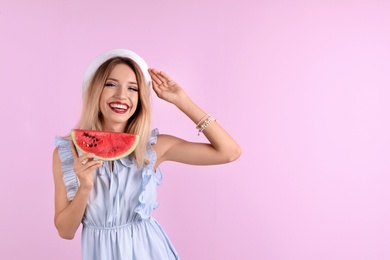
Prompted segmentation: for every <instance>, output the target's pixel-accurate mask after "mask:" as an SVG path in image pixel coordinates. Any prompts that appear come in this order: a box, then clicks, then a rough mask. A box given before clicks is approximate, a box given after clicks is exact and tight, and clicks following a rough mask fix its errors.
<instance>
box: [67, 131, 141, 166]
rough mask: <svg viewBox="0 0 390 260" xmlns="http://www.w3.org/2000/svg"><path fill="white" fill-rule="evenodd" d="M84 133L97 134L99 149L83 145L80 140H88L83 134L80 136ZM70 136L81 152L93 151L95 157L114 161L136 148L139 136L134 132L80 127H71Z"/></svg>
mask: <svg viewBox="0 0 390 260" xmlns="http://www.w3.org/2000/svg"><path fill="white" fill-rule="evenodd" d="M85 133H89V134H90V135H91V136H94V137H92V138H95V137H96V136H97V137H96V138H95V139H96V140H97V141H98V142H96V144H97V146H98V147H99V149H100V150H99V149H97V148H95V147H86V146H85V145H84V146H83V143H82V141H81V140H85V141H87V140H89V141H90V139H88V138H87V139H85V136H82V135H83V134H85ZM71 137H72V141H73V143H74V145H75V146H76V148H77V149H78V150H79V151H81V152H82V153H94V154H95V159H98V160H102V161H114V160H118V159H121V158H123V157H126V156H128V155H129V154H131V153H132V152H133V151H134V150H135V149H136V148H137V146H138V144H139V141H140V137H139V136H138V135H134V134H127V133H118V132H105V131H97V130H82V129H72V130H71ZM99 138H100V139H99ZM96 140H94V142H95V141H96ZM115 149H117V150H119V152H118V151H115ZM113 154H114V155H113Z"/></svg>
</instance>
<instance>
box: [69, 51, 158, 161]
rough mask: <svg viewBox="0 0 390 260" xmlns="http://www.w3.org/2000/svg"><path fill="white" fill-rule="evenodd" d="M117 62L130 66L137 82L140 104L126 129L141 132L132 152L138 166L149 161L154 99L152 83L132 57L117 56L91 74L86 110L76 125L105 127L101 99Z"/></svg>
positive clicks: (87, 127)
mask: <svg viewBox="0 0 390 260" xmlns="http://www.w3.org/2000/svg"><path fill="white" fill-rule="evenodd" d="M118 64H125V65H127V66H129V67H130V68H131V69H132V70H133V71H134V73H135V76H136V79H137V84H138V89H139V90H138V94H139V95H138V104H137V108H136V111H135V112H134V114H133V115H132V116H131V118H130V119H129V120H128V122H127V126H126V129H125V133H129V134H136V135H139V136H140V142H139V144H138V146H137V148H136V149H135V150H134V152H133V153H132V155H133V156H134V158H135V159H136V161H137V165H138V167H141V166H143V165H145V164H148V163H149V161H148V160H147V158H146V149H147V145H148V142H149V138H150V131H151V129H150V128H151V103H150V86H148V85H147V83H146V80H145V77H144V75H143V73H142V71H141V69H140V68H139V66H138V65H137V63H135V62H134V61H133V60H131V59H130V58H126V57H114V58H111V59H109V60H107V61H106V62H104V63H103V64H102V65H101V66H100V67H99V68H98V69H97V70H96V72H95V74H94V76H93V77H92V79H91V81H90V84H89V86H88V88H87V90H86V91H85V93H84V98H83V110H82V113H81V117H80V120H79V122H78V124H77V125H76V128H79V129H86V130H103V125H102V122H103V115H102V113H101V112H100V108H99V101H100V97H101V94H102V92H103V89H104V86H105V83H106V81H107V79H108V77H109V75H110V74H111V72H112V70H113V69H114V67H115V66H116V65H118Z"/></svg>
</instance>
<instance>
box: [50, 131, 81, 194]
mask: <svg viewBox="0 0 390 260" xmlns="http://www.w3.org/2000/svg"><path fill="white" fill-rule="evenodd" d="M55 145H56V147H58V155H59V157H60V160H61V162H62V166H61V170H62V174H63V181H64V184H65V187H66V195H67V197H68V200H69V201H71V200H73V198H74V196H75V195H76V192H77V190H78V188H79V182H78V179H77V176H76V173H75V172H74V170H73V165H74V163H73V155H72V150H71V149H72V148H71V146H70V145H71V143H70V141H69V140H66V139H64V138H62V137H58V136H56V137H55Z"/></svg>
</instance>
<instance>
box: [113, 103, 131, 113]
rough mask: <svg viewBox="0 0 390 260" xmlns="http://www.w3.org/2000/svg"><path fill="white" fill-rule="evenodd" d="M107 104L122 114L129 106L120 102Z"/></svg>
mask: <svg viewBox="0 0 390 260" xmlns="http://www.w3.org/2000/svg"><path fill="white" fill-rule="evenodd" d="M108 105H109V106H110V108H111V110H112V111H114V112H115V113H118V114H124V113H126V112H127V110H129V108H130V107H129V106H128V105H127V104H124V103H120V102H112V103H109V104H108Z"/></svg>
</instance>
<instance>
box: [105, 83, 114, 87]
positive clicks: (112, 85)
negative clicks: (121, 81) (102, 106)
mask: <svg viewBox="0 0 390 260" xmlns="http://www.w3.org/2000/svg"><path fill="white" fill-rule="evenodd" d="M104 86H105V87H116V85H115V84H114V83H111V82H107V83H106V84H105V85H104Z"/></svg>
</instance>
